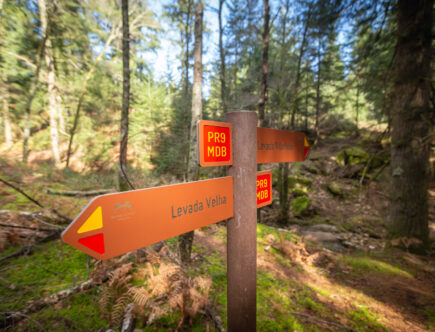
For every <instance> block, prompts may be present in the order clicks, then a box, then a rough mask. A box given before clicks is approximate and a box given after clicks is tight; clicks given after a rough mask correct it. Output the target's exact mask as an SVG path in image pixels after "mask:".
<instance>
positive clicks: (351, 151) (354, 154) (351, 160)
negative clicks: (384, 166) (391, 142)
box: [335, 147, 370, 166]
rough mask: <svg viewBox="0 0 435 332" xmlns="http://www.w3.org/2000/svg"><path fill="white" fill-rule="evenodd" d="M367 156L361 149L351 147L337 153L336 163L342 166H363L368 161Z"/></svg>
mask: <svg viewBox="0 0 435 332" xmlns="http://www.w3.org/2000/svg"><path fill="white" fill-rule="evenodd" d="M369 157H370V156H369V154H368V153H367V152H366V151H364V150H363V149H361V148H358V147H351V148H347V149H344V150H342V151H339V152H338V154H337V157H336V159H335V160H336V162H337V164H339V165H342V166H347V165H349V166H353V165H358V164H364V163H366V162H367V161H368V160H369Z"/></svg>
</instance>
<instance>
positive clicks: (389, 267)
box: [340, 256, 413, 278]
mask: <svg viewBox="0 0 435 332" xmlns="http://www.w3.org/2000/svg"><path fill="white" fill-rule="evenodd" d="M340 263H342V264H345V265H349V266H350V267H352V268H353V270H354V272H356V273H357V274H361V273H366V272H373V273H383V274H390V275H398V276H402V277H406V278H413V275H412V273H411V272H410V271H407V270H405V269H403V268H400V267H398V266H395V265H393V264H389V263H386V262H383V261H381V260H377V259H375V258H374V257H370V256H343V257H342V258H341V259H340Z"/></svg>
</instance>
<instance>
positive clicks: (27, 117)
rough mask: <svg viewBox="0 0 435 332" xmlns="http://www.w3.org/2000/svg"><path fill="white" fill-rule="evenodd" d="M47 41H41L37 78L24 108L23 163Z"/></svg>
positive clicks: (27, 147)
mask: <svg viewBox="0 0 435 332" xmlns="http://www.w3.org/2000/svg"><path fill="white" fill-rule="evenodd" d="M46 41H47V37H46V35H44V36H43V38H42V40H41V45H40V46H39V54H38V60H37V63H36V69H35V76H34V78H33V80H32V81H31V83H30V89H29V95H28V97H27V101H26V106H25V108H24V110H25V113H24V137H23V162H24V163H27V158H28V156H29V145H28V142H29V139H30V115H31V111H32V102H33V98H35V94H36V90H37V88H38V83H39V73H40V71H41V64H42V58H43V56H44V52H45V43H46Z"/></svg>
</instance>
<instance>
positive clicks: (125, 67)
mask: <svg viewBox="0 0 435 332" xmlns="http://www.w3.org/2000/svg"><path fill="white" fill-rule="evenodd" d="M122 76H123V83H122V110H121V142H120V151H119V168H118V180H119V190H120V191H126V190H128V189H129V185H128V179H127V174H126V168H127V144H128V109H129V106H130V42H129V27H128V0H122Z"/></svg>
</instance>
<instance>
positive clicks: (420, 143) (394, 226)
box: [388, 0, 433, 252]
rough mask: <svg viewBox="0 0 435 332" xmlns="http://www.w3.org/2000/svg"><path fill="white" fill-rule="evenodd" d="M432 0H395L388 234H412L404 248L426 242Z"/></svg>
mask: <svg viewBox="0 0 435 332" xmlns="http://www.w3.org/2000/svg"><path fill="white" fill-rule="evenodd" d="M432 8H433V0H414V1H410V0H399V2H398V13H397V21H398V29H397V44H396V56H395V63H394V70H395V84H394V95H395V98H394V104H393V109H392V112H391V116H392V119H391V120H392V121H391V126H392V137H391V170H392V177H391V192H390V200H391V201H390V210H389V223H388V225H389V231H390V235H391V237H392V238H400V237H407V238H416V239H418V241H416V243H414V244H413V245H412V248H408V249H411V250H414V251H419V252H421V251H423V250H424V249H425V248H426V247H427V246H428V242H429V240H428V235H429V227H428V183H429V180H430V178H429V167H428V166H429V153H430V144H431V139H430V135H429V133H430V127H431V124H432V123H433V122H432V121H433V113H432V112H433V109H431V106H430V89H431V86H430V82H431V78H432V76H431V66H430V65H431V63H430V61H431V42H432V35H431V29H432Z"/></svg>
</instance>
